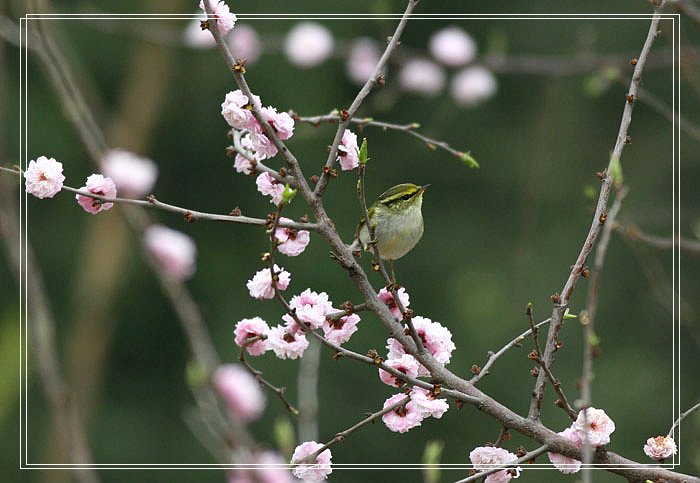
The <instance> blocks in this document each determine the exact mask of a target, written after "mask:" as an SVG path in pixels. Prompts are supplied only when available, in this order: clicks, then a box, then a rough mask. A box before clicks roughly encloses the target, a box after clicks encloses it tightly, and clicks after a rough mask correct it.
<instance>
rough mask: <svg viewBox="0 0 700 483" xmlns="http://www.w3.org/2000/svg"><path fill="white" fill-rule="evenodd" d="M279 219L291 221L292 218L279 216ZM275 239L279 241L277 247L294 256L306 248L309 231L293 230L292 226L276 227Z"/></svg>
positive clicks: (282, 251)
mask: <svg viewBox="0 0 700 483" xmlns="http://www.w3.org/2000/svg"><path fill="white" fill-rule="evenodd" d="M280 221H285V222H288V223H291V222H292V221H293V220H290V219H289V218H285V217H280ZM275 239H276V240H277V242H278V243H279V244H278V245H277V249H278V250H279V251H280V252H281V253H284V254H285V255H287V256H290V257H296V256H297V255H300V254H301V253H303V252H304V250H306V246H307V245H308V244H309V240H310V238H309V232H308V231H307V230H294V229H292V228H283V227H278V228H277V230H275Z"/></svg>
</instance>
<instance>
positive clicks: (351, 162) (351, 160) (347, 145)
mask: <svg viewBox="0 0 700 483" xmlns="http://www.w3.org/2000/svg"><path fill="white" fill-rule="evenodd" d="M338 161H339V162H340V169H342V170H343V171H350V170H351V169H354V168H357V167H358V166H359V164H360V151H359V147H358V146H357V134H355V133H354V132H352V131H351V130H350V129H346V130H345V132H344V133H343V138H342V139H341V141H340V144H339V145H338Z"/></svg>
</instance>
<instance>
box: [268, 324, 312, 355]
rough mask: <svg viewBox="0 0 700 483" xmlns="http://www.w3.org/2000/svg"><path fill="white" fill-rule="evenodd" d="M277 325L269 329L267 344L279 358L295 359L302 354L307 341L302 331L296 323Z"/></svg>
mask: <svg viewBox="0 0 700 483" xmlns="http://www.w3.org/2000/svg"><path fill="white" fill-rule="evenodd" d="M294 325H295V327H292V326H291V325H290V324H289V323H288V324H287V325H278V326H277V327H273V328H271V329H270V332H268V335H267V344H268V347H269V348H270V349H272V350H273V351H274V353H275V355H276V356H277V357H279V358H280V359H296V358H297V357H301V356H302V355H303V354H304V351H305V350H306V348H307V347H309V341H308V340H307V338H306V335H305V334H304V332H303V331H302V330H301V329H300V328H299V327H298V326H297V325H296V323H295V324H294Z"/></svg>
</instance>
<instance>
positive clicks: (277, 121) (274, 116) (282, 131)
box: [261, 106, 294, 141]
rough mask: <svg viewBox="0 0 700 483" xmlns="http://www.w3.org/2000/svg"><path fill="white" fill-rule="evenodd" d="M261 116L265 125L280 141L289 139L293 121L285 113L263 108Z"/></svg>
mask: <svg viewBox="0 0 700 483" xmlns="http://www.w3.org/2000/svg"><path fill="white" fill-rule="evenodd" d="M261 112H262V115H263V117H264V118H265V120H266V121H267V123H268V124H269V125H270V127H272V129H273V130H274V131H275V134H277V137H278V138H280V139H281V140H282V141H284V140H286V139H289V138H291V137H292V134H294V119H292V116H290V115H289V114H287V113H286V112H277V109H275V108H274V107H272V106H268V107H263V108H262V109H261Z"/></svg>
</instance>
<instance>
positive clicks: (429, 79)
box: [399, 59, 445, 96]
mask: <svg viewBox="0 0 700 483" xmlns="http://www.w3.org/2000/svg"><path fill="white" fill-rule="evenodd" d="M399 84H400V85H401V87H402V88H403V89H404V90H406V91H409V92H416V93H418V94H423V95H427V96H434V95H436V94H438V93H439V92H440V91H442V88H443V87H444V86H445V71H444V70H443V68H442V67H441V66H439V65H438V64H436V63H435V62H433V61H432V60H428V59H412V60H409V61H408V62H406V63H405V64H404V65H403V66H402V67H401V70H400V71H399Z"/></svg>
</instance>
